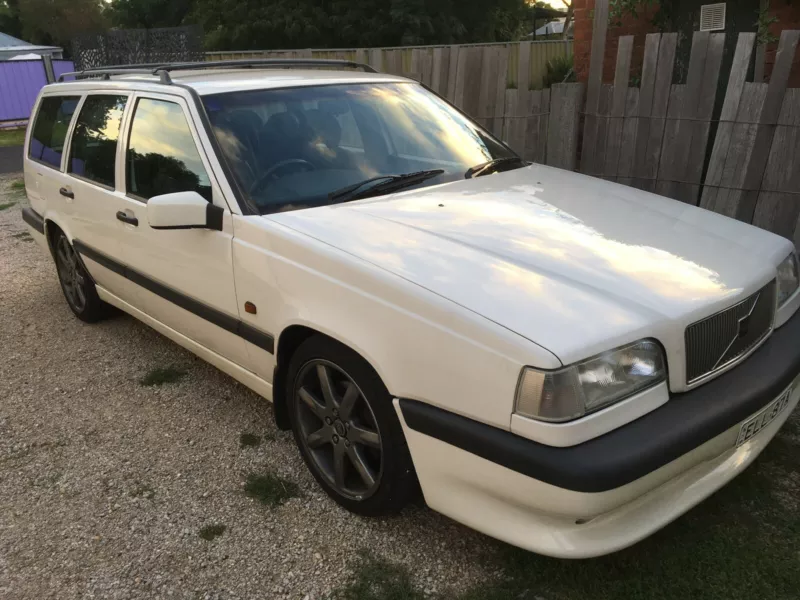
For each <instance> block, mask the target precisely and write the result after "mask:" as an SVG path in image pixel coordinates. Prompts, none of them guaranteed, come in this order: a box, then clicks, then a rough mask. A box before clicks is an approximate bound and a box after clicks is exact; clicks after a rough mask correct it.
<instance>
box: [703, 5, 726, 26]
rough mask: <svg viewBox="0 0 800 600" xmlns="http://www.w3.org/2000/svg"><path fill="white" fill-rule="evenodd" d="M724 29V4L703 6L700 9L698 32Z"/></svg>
mask: <svg viewBox="0 0 800 600" xmlns="http://www.w3.org/2000/svg"><path fill="white" fill-rule="evenodd" d="M720 29H725V3H724V2H720V3H719V4H704V5H703V6H701V7H700V31H719V30H720Z"/></svg>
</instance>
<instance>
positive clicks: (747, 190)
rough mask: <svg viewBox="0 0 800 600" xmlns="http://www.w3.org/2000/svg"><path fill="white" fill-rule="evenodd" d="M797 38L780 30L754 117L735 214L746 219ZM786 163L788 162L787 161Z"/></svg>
mask: <svg viewBox="0 0 800 600" xmlns="http://www.w3.org/2000/svg"><path fill="white" fill-rule="evenodd" d="M798 40H800V31H797V30H795V31H787V30H784V31H783V32H782V33H781V38H780V42H779V43H778V53H777V54H776V55H775V66H774V67H773V69H772V75H771V76H770V78H769V84H768V86H769V87H768V88H767V96H766V98H764V105H763V107H762V109H761V113H760V114H759V118H758V123H759V124H758V128H757V132H756V137H755V140H754V142H753V151H752V153H751V155H750V160H749V161H748V164H747V170H746V172H745V176H744V186H743V188H744V191H743V192H742V193H741V194H740V196H741V199H740V200H739V203H738V206H737V210H736V218H737V219H739V220H741V221H745V222H746V223H750V222H752V220H753V215H754V213H755V209H756V203H757V201H758V188H759V186H760V184H761V180H762V178H763V177H764V169H765V168H766V166H767V159H768V158H769V152H770V148H771V146H772V139H773V137H774V135H775V129H776V127H777V122H778V117H779V116H780V110H781V105H782V103H783V97H784V94H785V92H786V86H787V84H788V82H789V73H790V72H791V70H792V62H793V60H794V55H795V51H796V50H797V43H798ZM787 167H789V165H787Z"/></svg>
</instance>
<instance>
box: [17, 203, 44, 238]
mask: <svg viewBox="0 0 800 600" xmlns="http://www.w3.org/2000/svg"><path fill="white" fill-rule="evenodd" d="M22 220H23V221H25V222H26V223H27V224H28V225H30V226H31V227H33V228H34V229H35V230H36V231H38V232H39V233H41V234H43V235H44V219H43V218H42V217H41V215H40V214H39V213H37V212H36V211H35V210H33V209H32V208H27V207H26V208H23V209H22Z"/></svg>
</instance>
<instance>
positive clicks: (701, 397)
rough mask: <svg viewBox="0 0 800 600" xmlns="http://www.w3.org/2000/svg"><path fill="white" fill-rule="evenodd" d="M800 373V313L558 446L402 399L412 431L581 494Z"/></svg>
mask: <svg viewBox="0 0 800 600" xmlns="http://www.w3.org/2000/svg"><path fill="white" fill-rule="evenodd" d="M798 374H800V311H798V312H797V313H796V314H795V315H794V316H793V317H792V318H791V319H789V321H787V322H786V323H785V324H784V325H783V326H782V327H780V328H778V329H776V330H775V331H774V332H773V334H772V335H771V336H770V338H769V339H768V340H767V341H766V342H764V344H762V345H761V347H760V348H758V350H756V351H755V352H754V353H753V354H752V355H751V356H750V357H749V358H748V359H747V360H745V361H743V362H742V363H741V364H740V365H738V366H737V367H736V368H734V369H731V370H730V371H728V372H727V373H724V374H722V375H720V376H719V377H717V378H715V379H713V380H711V381H709V382H708V383H705V384H703V385H701V386H699V387H697V388H695V389H693V390H690V391H688V392H684V393H681V394H673V395H671V396H670V399H669V401H668V402H667V403H665V404H663V405H662V406H660V407H658V408H657V409H655V410H654V411H652V412H649V413H647V414H646V415H644V416H642V417H640V418H638V419H636V420H635V421H632V422H630V423H628V424H627V425H623V426H622V427H619V428H617V429H615V430H613V431H610V432H608V433H606V434H604V435H601V436H599V437H596V438H594V439H591V440H588V441H586V442H583V443H582V444H578V445H576V446H569V447H566V448H558V447H554V446H547V445H545V444H541V443H538V442H534V441H533V440H529V439H527V438H524V437H521V436H518V435H515V434H513V433H511V432H510V431H506V430H504V429H499V428H497V427H492V426H491V425H487V424H485V423H480V422H478V421H474V420H472V419H469V418H467V417H464V416H461V415H457V414H455V413H452V412H450V411H447V410H443V409H441V408H437V407H435V406H431V405H430V404H425V403H423V402H418V401H416V400H406V399H400V409H401V410H402V412H403V418H404V419H405V421H406V424H407V425H408V427H409V428H411V429H413V430H414V431H417V432H419V433H423V434H425V435H428V436H431V437H433V438H436V439H439V440H441V441H443V442H446V443H448V444H450V445H452V446H456V447H457V448H461V449H462V450H465V451H467V452H470V453H472V454H475V455H477V456H480V457H481V458H484V459H486V460H488V461H491V462H493V463H495V464H498V465H502V466H504V467H506V468H508V469H511V470H512V471H516V472H517V473H521V474H523V475H527V476H528V477H532V478H534V479H538V480H539V481H544V482H546V483H549V484H551V485H554V486H557V487H560V488H564V489H568V490H573V491H576V492H589V493H595V492H605V491H608V490H613V489H615V488H618V487H621V486H623V485H626V484H628V483H631V482H633V481H636V480H637V479H640V478H641V477H644V476H645V475H647V474H649V473H651V472H653V471H655V470H657V469H659V468H661V467H663V466H665V465H666V464H668V463H670V462H672V461H673V460H675V459H677V458H680V457H681V456H683V455H684V454H686V453H688V452H691V451H692V450H694V449H695V448H697V447H698V446H701V445H702V444H704V443H706V442H707V441H709V440H711V439H713V438H714V437H716V436H718V435H719V434H721V433H724V432H725V431H727V430H728V429H730V428H731V427H733V426H735V425H736V424H737V423H740V422H741V421H743V420H744V419H746V418H747V417H749V416H750V415H752V414H754V413H756V412H758V411H759V410H761V409H762V408H763V407H764V406H766V405H767V404H769V403H770V402H771V401H772V400H774V399H775V398H777V397H778V396H779V395H780V394H781V393H782V392H783V391H784V390H786V388H787V387H788V386H789V385H790V384H791V383H792V382H793V381H794V380H795V378H796V377H797V376H798Z"/></svg>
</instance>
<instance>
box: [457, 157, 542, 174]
mask: <svg viewBox="0 0 800 600" xmlns="http://www.w3.org/2000/svg"><path fill="white" fill-rule="evenodd" d="M511 163H519V164H520V166H523V167H524V166H525V165H527V163H526V162H525V161H524V160H522V159H521V158H520V157H519V156H504V157H503V158H495V159H492V160H490V161H488V162H485V163H481V164H479V165H475V166H474V167H470V168H469V169H467V172H466V173H464V179H470V178H472V177H480V176H481V175H488V174H489V173H494V172H496V171H497V170H498V168H499V167H502V166H503V165H506V164H511Z"/></svg>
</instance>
